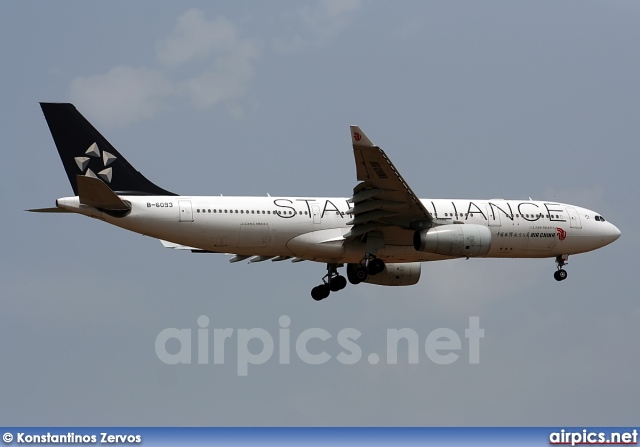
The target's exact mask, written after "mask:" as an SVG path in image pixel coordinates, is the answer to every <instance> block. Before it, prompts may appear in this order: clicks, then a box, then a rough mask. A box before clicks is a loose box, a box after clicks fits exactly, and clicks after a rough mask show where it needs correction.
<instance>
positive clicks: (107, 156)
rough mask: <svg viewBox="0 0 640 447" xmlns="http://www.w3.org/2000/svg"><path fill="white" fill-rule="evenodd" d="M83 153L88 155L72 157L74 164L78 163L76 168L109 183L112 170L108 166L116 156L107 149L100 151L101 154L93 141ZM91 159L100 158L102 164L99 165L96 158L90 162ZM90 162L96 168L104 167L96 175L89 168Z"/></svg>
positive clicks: (84, 173) (88, 175)
mask: <svg viewBox="0 0 640 447" xmlns="http://www.w3.org/2000/svg"><path fill="white" fill-rule="evenodd" d="M85 155H88V156H87V157H75V158H74V160H75V161H76V164H77V165H78V168H80V172H82V174H83V175H85V176H87V177H93V178H101V179H102V180H104V181H105V182H107V183H111V178H112V177H113V170H112V168H110V167H108V166H109V165H110V164H111V163H113V162H114V161H115V160H116V156H115V155H113V154H111V153H109V152H107V151H102V154H101V153H100V148H99V147H98V144H97V143H93V144H92V145H91V146H89V149H87V150H86V151H85ZM92 159H102V160H101V161H102V165H100V162H99V161H97V160H96V161H95V162H92ZM90 164H91V165H92V166H93V167H94V169H96V170H97V169H99V168H104V169H102V170H101V171H99V172H98V175H96V174H95V173H94V172H93V170H91V168H90V167H89V165H90ZM96 164H98V166H97V167H96V166H95V165H96ZM85 169H86V171H85Z"/></svg>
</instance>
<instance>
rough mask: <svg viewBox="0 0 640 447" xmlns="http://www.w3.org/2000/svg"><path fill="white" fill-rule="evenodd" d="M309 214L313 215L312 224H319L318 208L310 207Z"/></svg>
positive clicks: (315, 206) (316, 206)
mask: <svg viewBox="0 0 640 447" xmlns="http://www.w3.org/2000/svg"><path fill="white" fill-rule="evenodd" d="M311 214H312V215H313V223H314V224H319V223H320V207H319V206H318V205H311Z"/></svg>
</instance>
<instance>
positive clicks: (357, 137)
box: [349, 126, 375, 146]
mask: <svg viewBox="0 0 640 447" xmlns="http://www.w3.org/2000/svg"><path fill="white" fill-rule="evenodd" d="M349 127H350V129H351V143H352V144H353V145H354V146H375V145H374V144H373V143H372V142H371V140H370V139H369V138H368V137H367V136H366V135H365V134H364V132H363V131H362V129H360V128H359V127H358V126H349Z"/></svg>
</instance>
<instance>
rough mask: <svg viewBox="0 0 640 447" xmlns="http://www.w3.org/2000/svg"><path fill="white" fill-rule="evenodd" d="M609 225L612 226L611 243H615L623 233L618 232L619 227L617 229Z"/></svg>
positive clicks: (612, 225)
mask: <svg viewBox="0 0 640 447" xmlns="http://www.w3.org/2000/svg"><path fill="white" fill-rule="evenodd" d="M609 225H610V226H611V231H610V237H611V242H613V241H615V240H617V239H618V238H619V237H620V235H621V234H622V233H621V232H620V230H618V227H616V226H615V225H614V224H612V223H610V224H609Z"/></svg>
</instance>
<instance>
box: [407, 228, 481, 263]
mask: <svg viewBox="0 0 640 447" xmlns="http://www.w3.org/2000/svg"><path fill="white" fill-rule="evenodd" d="M413 248H415V249H416V250H417V251H424V252H427V253H436V254H439V255H445V256H483V255H486V254H487V253H488V252H489V249H490V248H491V231H490V230H489V228H488V227H485V226H484V225H475V224H458V225H440V226H438V227H433V228H429V229H428V230H419V231H416V232H415V233H414V235H413Z"/></svg>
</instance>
